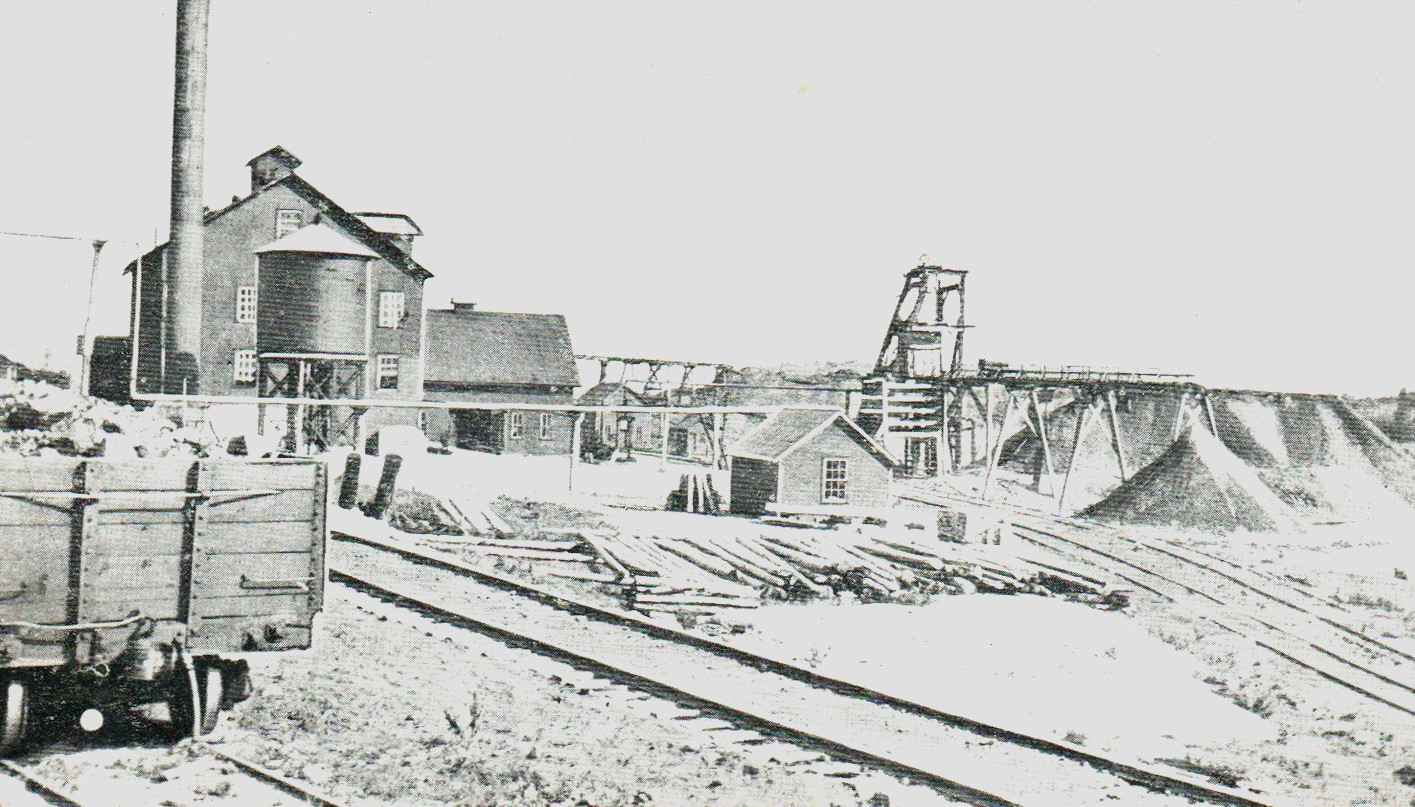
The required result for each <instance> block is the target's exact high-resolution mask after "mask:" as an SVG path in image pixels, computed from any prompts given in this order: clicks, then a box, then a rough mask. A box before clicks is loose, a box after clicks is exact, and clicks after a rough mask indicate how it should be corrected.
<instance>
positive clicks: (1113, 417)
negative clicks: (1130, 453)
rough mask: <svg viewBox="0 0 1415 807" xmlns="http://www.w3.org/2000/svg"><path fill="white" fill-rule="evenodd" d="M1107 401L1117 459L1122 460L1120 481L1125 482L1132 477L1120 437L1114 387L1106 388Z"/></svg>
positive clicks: (1112, 442)
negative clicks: (1126, 463)
mask: <svg viewBox="0 0 1415 807" xmlns="http://www.w3.org/2000/svg"><path fill="white" fill-rule="evenodd" d="M1105 402H1106V407H1107V408H1108V409H1109V410H1110V431H1111V437H1112V439H1111V445H1112V446H1114V448H1115V456H1116V459H1118V460H1120V481H1121V482H1124V481H1125V480H1127V479H1129V478H1130V473H1129V469H1128V468H1127V467H1126V465H1125V443H1124V442H1123V440H1122V439H1121V437H1120V416H1119V415H1117V414H1116V412H1115V390H1114V389H1109V390H1106V393H1105Z"/></svg>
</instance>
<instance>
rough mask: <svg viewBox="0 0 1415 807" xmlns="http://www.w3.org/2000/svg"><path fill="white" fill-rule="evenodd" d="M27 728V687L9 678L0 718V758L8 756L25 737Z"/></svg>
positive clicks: (19, 681) (23, 683) (6, 683)
mask: <svg viewBox="0 0 1415 807" xmlns="http://www.w3.org/2000/svg"><path fill="white" fill-rule="evenodd" d="M28 727H29V687H27V686H26V685H25V682H24V681H21V680H19V679H17V678H11V679H10V680H9V681H6V682H5V689H4V713H3V716H0V756H3V755H8V754H9V753H10V752H11V751H12V750H14V748H15V746H17V745H19V744H20V741H21V740H23V739H24V737H25V730H26V729H27V728H28Z"/></svg>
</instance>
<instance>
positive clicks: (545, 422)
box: [540, 412, 550, 440]
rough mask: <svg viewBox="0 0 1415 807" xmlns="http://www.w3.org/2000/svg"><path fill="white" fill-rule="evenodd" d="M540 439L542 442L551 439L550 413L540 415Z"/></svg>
mask: <svg viewBox="0 0 1415 807" xmlns="http://www.w3.org/2000/svg"><path fill="white" fill-rule="evenodd" d="M540 439H542V440H549V439H550V413H549V412H541V413H540Z"/></svg>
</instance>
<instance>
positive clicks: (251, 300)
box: [236, 286, 255, 324]
mask: <svg viewBox="0 0 1415 807" xmlns="http://www.w3.org/2000/svg"><path fill="white" fill-rule="evenodd" d="M236 321H237V322H245V323H250V324H254V323H255V286H237V287H236Z"/></svg>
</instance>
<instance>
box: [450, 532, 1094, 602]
mask: <svg viewBox="0 0 1415 807" xmlns="http://www.w3.org/2000/svg"><path fill="white" fill-rule="evenodd" d="M757 532H758V534H735V535H730V534H718V535H711V536H707V535H704V536H692V537H686V536H674V537H665V536H654V535H629V534H616V533H613V532H608V531H593V530H565V531H564V534H565V536H566V537H564V538H561V539H559V540H557V541H555V542H553V543H546V542H526V541H520V540H519V539H518V540H516V541H510V540H504V539H503V540H495V541H478V542H477V543H476V549H477V550H478V551H482V552H487V553H489V554H500V555H509V556H512V557H525V558H530V559H532V560H536V561H557V562H556V563H552V564H550V565H548V566H539V565H538V567H537V570H538V571H542V572H544V573H548V574H551V575H553V576H559V577H570V578H575V579H580V580H592V581H595V582H601V583H610V584H613V585H615V586H617V587H619V590H620V593H621V594H622V596H623V597H624V599H625V602H626V604H627V605H628V606H629V607H631V608H634V609H636V610H640V611H644V612H646V613H653V612H661V611H672V612H687V613H717V612H719V611H722V610H724V609H733V608H755V607H757V606H758V605H759V604H760V603H761V602H762V601H763V600H764V599H808V598H811V597H816V596H835V595H838V594H841V593H844V592H851V593H853V594H855V595H856V596H859V597H861V598H862V599H868V600H873V601H890V600H899V599H903V600H909V599H910V597H909V596H908V595H907V594H905V592H919V593H922V594H925V595H927V594H933V593H941V592H948V593H955V594H962V593H975V592H978V591H987V592H997V593H1038V594H1055V595H1062V596H1068V597H1074V598H1077V599H1081V600H1085V601H1089V602H1096V603H1104V602H1105V601H1106V598H1107V597H1113V596H1114V595H1115V592H1114V591H1113V589H1112V588H1111V587H1110V586H1109V585H1108V583H1107V581H1105V580H1103V579H1100V578H1098V577H1096V576H1095V575H1094V574H1093V573H1091V572H1088V571H1086V570H1080V569H1075V568H1070V567H1064V566H1061V565H1058V564H1059V563H1060V562H1058V561H1046V562H1041V561H1034V560H1028V559H1022V558H1018V557H1016V556H1013V555H1009V554H1006V553H1004V552H1001V551H998V548H997V547H988V546H968V545H962V544H952V543H942V542H936V543H927V542H925V541H924V540H923V539H922V537H920V538H914V537H913V536H909V535H903V534H901V533H900V532H899V531H894V532H889V531H885V530H850V531H846V530H820V531H812V532H811V533H803V532H800V531H795V530H777V531H771V532H762V531H760V530H758V531H757ZM532 543H534V544H535V546H532V545H531V544H532ZM575 563H579V564H581V565H584V566H586V567H587V568H584V569H577V568H575V567H574V566H573V564H575Z"/></svg>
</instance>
